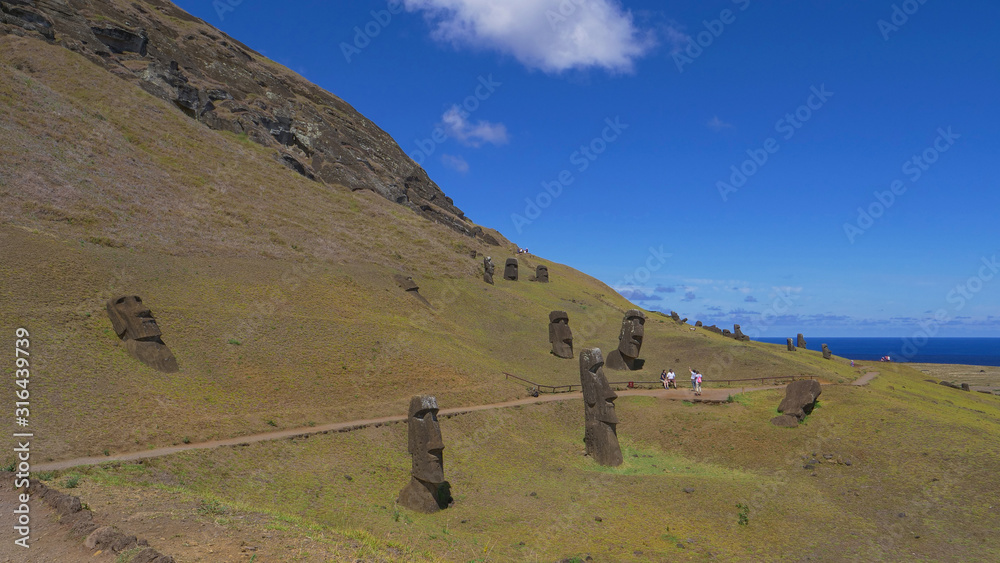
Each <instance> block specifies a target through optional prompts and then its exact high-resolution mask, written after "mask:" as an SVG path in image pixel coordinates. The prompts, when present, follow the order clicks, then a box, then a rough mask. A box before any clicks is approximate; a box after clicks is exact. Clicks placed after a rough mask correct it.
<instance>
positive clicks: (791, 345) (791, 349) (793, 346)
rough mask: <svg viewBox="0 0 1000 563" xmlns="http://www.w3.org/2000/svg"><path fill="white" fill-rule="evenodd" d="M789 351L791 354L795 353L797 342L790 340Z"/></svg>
mask: <svg viewBox="0 0 1000 563" xmlns="http://www.w3.org/2000/svg"><path fill="white" fill-rule="evenodd" d="M788 351H789V352H794V351H795V342H793V341H792V339H791V338H789V339H788Z"/></svg>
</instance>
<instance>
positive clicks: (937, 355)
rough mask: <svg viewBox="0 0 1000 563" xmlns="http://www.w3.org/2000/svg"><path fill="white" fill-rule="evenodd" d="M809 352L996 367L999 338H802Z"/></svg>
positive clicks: (780, 340) (779, 340) (778, 340)
mask: <svg viewBox="0 0 1000 563" xmlns="http://www.w3.org/2000/svg"><path fill="white" fill-rule="evenodd" d="M759 340H760V341H761V342H770V343H772V344H781V345H782V346H784V345H785V338H760V339H759ZM806 343H807V344H808V345H809V349H810V350H819V349H820V345H821V344H826V345H828V346H829V347H830V351H831V352H833V353H834V354H836V355H837V356H842V357H844V358H850V359H852V360H866V361H871V360H874V361H878V359H879V358H881V357H882V356H889V357H890V358H892V361H894V362H913V363H922V364H968V365H974V366H1000V338H927V339H925V340H919V339H917V340H915V339H913V338H855V337H830V338H823V337H821V336H810V335H808V334H807V335H806Z"/></svg>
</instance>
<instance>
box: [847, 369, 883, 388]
mask: <svg viewBox="0 0 1000 563" xmlns="http://www.w3.org/2000/svg"><path fill="white" fill-rule="evenodd" d="M877 375H878V372H877V371H870V372H868V373H866V374H864V375H862V376H861V377H859V378H857V379H855V380H854V382H853V383H851V385H868V382H870V381H871V380H873V379H875V376H877Z"/></svg>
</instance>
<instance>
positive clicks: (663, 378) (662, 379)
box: [660, 370, 668, 389]
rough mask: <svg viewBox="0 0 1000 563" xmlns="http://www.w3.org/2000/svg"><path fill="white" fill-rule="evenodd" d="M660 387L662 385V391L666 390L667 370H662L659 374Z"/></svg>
mask: <svg viewBox="0 0 1000 563" xmlns="http://www.w3.org/2000/svg"><path fill="white" fill-rule="evenodd" d="M660 385H663V388H664V389H668V387H667V370H663V371H661V372H660Z"/></svg>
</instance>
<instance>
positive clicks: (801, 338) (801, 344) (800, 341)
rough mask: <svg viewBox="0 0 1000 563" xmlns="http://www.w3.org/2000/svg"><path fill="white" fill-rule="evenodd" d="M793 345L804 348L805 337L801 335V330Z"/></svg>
mask: <svg viewBox="0 0 1000 563" xmlns="http://www.w3.org/2000/svg"><path fill="white" fill-rule="evenodd" d="M795 345H796V346H798V347H799V348H806V347H807V346H806V337H805V336H802V333H801V332H800V333H799V337H798V339H797V342H796V343H795Z"/></svg>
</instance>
